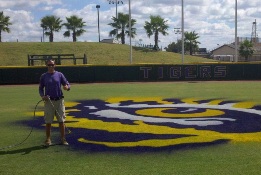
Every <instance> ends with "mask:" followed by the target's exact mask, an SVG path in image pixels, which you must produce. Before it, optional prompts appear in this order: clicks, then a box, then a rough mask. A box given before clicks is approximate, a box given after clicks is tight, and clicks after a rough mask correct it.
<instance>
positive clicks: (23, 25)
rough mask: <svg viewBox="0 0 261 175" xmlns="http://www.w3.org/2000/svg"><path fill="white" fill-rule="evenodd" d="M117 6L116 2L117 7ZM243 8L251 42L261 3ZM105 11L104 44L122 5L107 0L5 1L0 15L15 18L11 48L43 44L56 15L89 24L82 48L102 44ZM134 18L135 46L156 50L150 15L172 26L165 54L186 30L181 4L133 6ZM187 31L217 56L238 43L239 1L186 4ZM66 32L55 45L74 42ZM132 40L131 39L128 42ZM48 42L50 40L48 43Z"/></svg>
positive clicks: (135, 0)
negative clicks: (48, 20) (47, 23)
mask: <svg viewBox="0 0 261 175" xmlns="http://www.w3.org/2000/svg"><path fill="white" fill-rule="evenodd" d="M115 1H116V0H114V2H115ZM122 2H123V4H122V3H120V4H119V5H118V8H117V10H118V12H122V13H128V8H129V6H128V2H129V1H128V0H122ZM237 2H238V36H240V37H251V33H252V27H253V26H252V24H253V22H254V21H255V20H256V22H257V34H259V33H260V30H261V25H260V24H261V1H260V0H251V1H245V0H237ZM97 4H99V5H100V6H101V8H100V10H99V12H100V30H101V39H107V38H110V37H109V36H108V33H109V31H110V30H112V28H111V27H110V26H108V25H107V24H108V23H110V22H112V20H111V17H112V16H115V12H116V5H115V4H109V1H107V0H95V1H94V0H0V11H3V12H4V15H6V16H10V18H11V22H12V23H13V25H11V26H10V29H11V33H3V34H2V40H3V41H4V42H5V41H6V42H16V41H17V40H18V41H19V42H29V41H31V42H39V41H41V36H42V29H41V27H40V20H41V18H42V17H44V16H46V15H55V16H58V17H60V18H61V19H62V20H63V21H64V22H66V20H65V17H69V16H71V15H77V16H79V17H81V18H83V21H85V22H86V25H87V26H86V28H85V29H86V30H87V32H86V33H84V35H82V36H81V37H79V38H78V41H79V42H97V41H98V27H97V23H98V22H97V21H98V18H97V17H98V15H97V9H96V5H97ZM131 4H132V18H134V19H136V20H137V24H136V25H135V27H136V28H137V36H136V37H135V39H133V45H135V44H138V43H139V42H141V43H142V44H150V43H151V44H153V43H154V39H153V37H151V38H148V36H147V35H146V33H145V30H144V28H143V26H144V24H145V21H149V16H150V15H160V16H161V17H162V18H164V19H165V20H168V25H169V26H170V28H169V30H168V33H169V35H167V36H163V35H160V36H159V40H160V43H159V45H160V46H162V47H163V48H164V47H166V46H167V45H168V44H170V43H172V42H175V41H176V40H177V39H179V38H180V37H181V35H179V34H175V32H174V30H173V29H174V28H177V27H178V28H179V27H181V0H174V1H173V0H131ZM184 16H185V27H184V30H185V31H188V32H191V31H195V32H196V33H198V35H199V37H200V38H199V42H201V44H200V45H199V46H200V47H204V48H207V49H208V50H212V49H214V48H215V47H217V45H222V44H228V43H231V42H233V40H234V35H235V28H234V26H235V25H234V24H235V1H234V0H184ZM64 31H65V29H62V31H60V32H58V33H55V35H54V41H55V42H60V41H66V42H71V41H72V38H64V37H63V33H64ZM127 40H128V38H126V41H127ZM46 41H47V40H46Z"/></svg>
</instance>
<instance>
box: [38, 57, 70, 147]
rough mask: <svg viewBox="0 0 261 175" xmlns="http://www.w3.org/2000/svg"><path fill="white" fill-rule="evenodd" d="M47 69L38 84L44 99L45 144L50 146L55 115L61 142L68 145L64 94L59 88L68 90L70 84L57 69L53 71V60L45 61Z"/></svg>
mask: <svg viewBox="0 0 261 175" xmlns="http://www.w3.org/2000/svg"><path fill="white" fill-rule="evenodd" d="M47 67H48V71H47V72H46V73H44V74H42V75H41V77H40V84H39V94H40V96H41V97H42V99H43V100H44V102H45V103H44V120H45V124H46V126H45V132H46V140H45V145H46V146H50V145H51V144H52V142H51V124H52V122H53V119H54V116H56V119H57V121H58V122H59V128H60V134H61V144H62V145H69V144H68V142H67V141H66V139H65V125H64V122H65V117H66V116H65V106H64V100H63V98H64V96H63V92H62V90H61V86H63V89H64V90H67V91H69V90H70V84H69V82H68V81H67V80H66V78H65V76H64V75H63V74H62V73H61V72H58V71H55V62H54V61H53V60H48V61H47Z"/></svg>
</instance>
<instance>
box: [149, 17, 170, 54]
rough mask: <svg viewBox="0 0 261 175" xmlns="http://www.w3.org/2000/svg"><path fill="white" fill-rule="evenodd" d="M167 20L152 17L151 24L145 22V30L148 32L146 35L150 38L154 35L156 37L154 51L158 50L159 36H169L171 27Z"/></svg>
mask: <svg viewBox="0 0 261 175" xmlns="http://www.w3.org/2000/svg"><path fill="white" fill-rule="evenodd" d="M166 23H167V20H164V19H163V18H161V17H160V16H153V15H151V16H150V22H148V21H145V26H144V29H145V30H146V33H147V35H148V37H149V38H150V37H151V36H152V35H154V41H155V45H154V48H153V49H154V50H158V48H159V46H158V42H159V34H160V33H161V34H162V35H164V36H165V35H168V33H167V30H168V28H169V26H168V25H167V24H166Z"/></svg>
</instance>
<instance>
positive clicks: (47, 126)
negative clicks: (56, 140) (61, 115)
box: [45, 123, 52, 146]
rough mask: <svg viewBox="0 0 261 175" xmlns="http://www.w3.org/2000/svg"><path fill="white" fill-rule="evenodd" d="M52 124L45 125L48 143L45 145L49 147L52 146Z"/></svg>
mask: <svg viewBox="0 0 261 175" xmlns="http://www.w3.org/2000/svg"><path fill="white" fill-rule="evenodd" d="M51 125H52V124H51V123H46V125H45V133H46V141H45V145H46V146H49V145H51V144H52V143H51Z"/></svg>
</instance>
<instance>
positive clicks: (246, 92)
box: [0, 81, 261, 175]
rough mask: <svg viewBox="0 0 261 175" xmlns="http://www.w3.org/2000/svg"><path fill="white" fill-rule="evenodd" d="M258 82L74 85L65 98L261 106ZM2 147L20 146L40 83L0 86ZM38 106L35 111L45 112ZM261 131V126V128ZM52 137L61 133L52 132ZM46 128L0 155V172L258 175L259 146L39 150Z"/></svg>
mask: <svg viewBox="0 0 261 175" xmlns="http://www.w3.org/2000/svg"><path fill="white" fill-rule="evenodd" d="M260 89H261V83H260V82H259V81H224V82H223V81H219V82H216V81H207V82H161V83H157V82H155V83H135V82H133V83H100V84H98V83H97V84H96V83H95V84H73V85H72V89H71V91H70V92H65V100H66V101H67V102H69V101H70V102H74V101H78V100H86V99H101V100H106V99H108V98H113V97H140V98H141V97H153V98H156V97H160V98H178V99H183V98H198V99H223V100H232V101H234V100H236V101H252V102H256V103H257V104H261V93H260ZM0 99H1V100H0V111H1V113H0V121H1V122H0V133H1V136H0V139H1V141H0V148H2V147H5V146H8V145H12V144H17V143H19V142H21V141H22V140H23V139H24V138H25V137H26V136H27V135H28V133H29V132H30V130H31V127H30V126H28V125H26V124H25V123H24V122H21V121H30V120H34V118H33V111H34V107H35V105H36V103H37V102H38V101H39V100H40V98H39V95H38V86H37V85H22V86H0ZM42 108H43V104H42V103H40V105H39V106H38V108H37V110H39V111H41V110H42ZM260 127H261V126H260ZM53 135H54V136H58V135H59V133H57V132H56V131H54V132H53ZM44 139H45V136H44V130H39V129H34V130H33V132H32V134H31V136H30V137H29V139H28V140H26V142H25V143H24V144H22V145H20V146H18V147H14V148H11V149H8V150H1V151H0V162H1V163H0V174H3V175H9V174H10V175H16V174H17V175H18V174H19V175H25V174H36V175H37V174H70V175H72V174H75V175H79V174H91V175H105V174H106V175H148V174H150V175H158V174H161V175H172V174H175V175H179V174H181V175H183V174H184V175H190V174H191V175H196V174H198V175H217V174H218V175H238V174H242V175H243V174H244V175H252V174H260V170H261V161H260V160H261V154H260V152H261V143H260V142H242V143H224V144H217V145H209V146H199V147H191V148H190V147H188V148H182V149H167V150H161V151H149V152H135V151H133V152H131V151H104V152H103V151H100V152H99V151H95V152H92V151H89V150H88V151H87V150H77V149H76V148H72V147H71V146H69V147H65V146H58V145H56V146H51V147H49V148H44V147H42V146H41V144H42V143H43V141H44Z"/></svg>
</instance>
